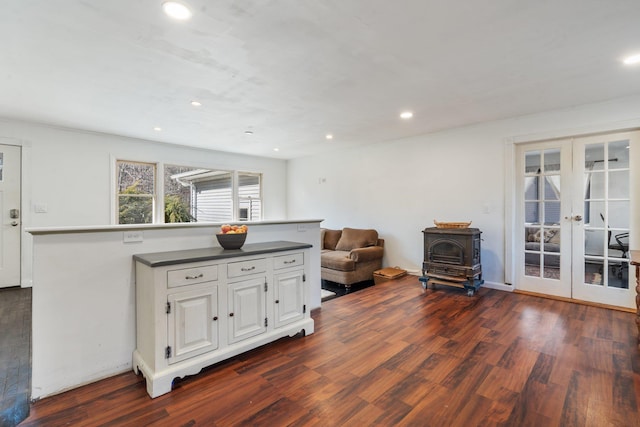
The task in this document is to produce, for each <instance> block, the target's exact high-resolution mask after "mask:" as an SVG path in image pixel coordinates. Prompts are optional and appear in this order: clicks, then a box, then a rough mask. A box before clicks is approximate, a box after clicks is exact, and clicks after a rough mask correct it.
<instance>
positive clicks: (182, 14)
mask: <svg viewBox="0 0 640 427" xmlns="http://www.w3.org/2000/svg"><path fill="white" fill-rule="evenodd" d="M162 10H164V13H166V14H167V15H168V16H170V17H171V18H173V19H179V20H181V21H184V20H186V19H189V18H191V11H190V10H189V8H187V6H185V5H183V4H182V3H178V2H177V1H166V2H164V3H162Z"/></svg>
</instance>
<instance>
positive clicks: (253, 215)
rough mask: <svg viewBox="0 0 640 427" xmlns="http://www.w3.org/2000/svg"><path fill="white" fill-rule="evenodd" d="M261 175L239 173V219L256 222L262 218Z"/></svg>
mask: <svg viewBox="0 0 640 427" xmlns="http://www.w3.org/2000/svg"><path fill="white" fill-rule="evenodd" d="M260 178H261V175H260V174H257V173H246V172H239V173H238V219H239V220H240V221H255V220H259V219H261V218H262V197H261V192H262V186H261V182H260Z"/></svg>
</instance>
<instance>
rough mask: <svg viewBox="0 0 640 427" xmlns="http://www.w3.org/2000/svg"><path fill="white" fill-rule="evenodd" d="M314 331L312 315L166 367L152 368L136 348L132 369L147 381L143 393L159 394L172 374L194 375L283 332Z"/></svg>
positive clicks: (169, 384) (168, 384)
mask: <svg viewBox="0 0 640 427" xmlns="http://www.w3.org/2000/svg"><path fill="white" fill-rule="evenodd" d="M313 332H314V324H313V320H312V319H305V320H302V321H299V322H296V323H295V324H291V325H289V326H287V327H284V328H281V329H278V330H276V331H273V332H270V333H267V334H263V335H259V336H257V337H254V338H248V339H246V340H244V341H242V342H240V343H237V344H234V345H231V346H229V347H226V348H224V349H221V350H219V351H214V352H211V353H207V354H203V355H201V356H196V357H194V358H191V359H189V360H186V361H183V362H181V363H179V364H176V365H170V366H169V367H167V368H166V369H163V370H160V371H155V372H154V370H153V369H151V367H150V366H149V365H147V363H145V361H144V359H143V358H142V355H141V354H140V353H139V352H138V350H136V351H134V353H133V370H134V372H135V373H136V375H137V374H140V373H142V376H143V377H144V378H145V380H146V382H147V393H148V394H149V396H151V397H152V398H155V397H158V396H162V395H163V394H166V393H169V392H170V391H171V388H172V385H173V380H174V379H176V378H184V377H186V376H187V375H196V374H197V373H199V372H200V371H201V370H202V369H204V368H206V367H207V366H211V365H214V364H216V363H218V362H222V361H224V360H227V359H229V358H231V357H234V356H237V355H238V354H242V353H244V352H246V351H249V350H252V349H254V348H256V347H260V346H262V345H265V344H268V343H270V342H273V341H275V340H278V339H280V338H284V337H286V336H289V337H294V336H296V335H298V334H300V333H302V334H303V335H305V336H306V335H311V334H313Z"/></svg>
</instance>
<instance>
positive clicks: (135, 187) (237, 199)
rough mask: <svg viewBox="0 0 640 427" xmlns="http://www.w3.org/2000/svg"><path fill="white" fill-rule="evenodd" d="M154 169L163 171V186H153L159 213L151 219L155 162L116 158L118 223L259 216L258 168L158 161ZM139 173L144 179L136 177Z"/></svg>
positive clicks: (259, 181)
mask: <svg viewBox="0 0 640 427" xmlns="http://www.w3.org/2000/svg"><path fill="white" fill-rule="evenodd" d="M145 168H146V169H145ZM158 169H160V172H159V174H158V175H160V176H162V177H163V182H162V183H163V185H162V186H161V188H162V189H163V190H159V191H158V193H159V194H158V196H157V197H158V200H163V201H164V209H163V210H164V215H162V212H158V214H159V215H157V216H158V218H156V221H154V220H153V219H154V217H155V216H154V214H153V212H154V211H155V208H154V206H155V195H154V188H155V186H154V185H153V182H155V165H154V164H152V163H140V162H131V161H124V160H119V161H117V170H118V186H117V188H118V194H117V198H118V212H119V213H120V214H119V224H143V223H150V222H165V223H175V222H198V221H206V222H232V221H257V220H260V219H262V175H261V174H259V173H250V172H233V171H224V170H214V169H204V168H197V167H192V166H180V165H158ZM149 171H152V173H151V174H150V173H149ZM121 175H122V176H123V177H124V178H121ZM141 175H144V177H145V179H146V180H142V178H140V177H139V176H141ZM143 182H144V184H143ZM123 212H124V213H123Z"/></svg>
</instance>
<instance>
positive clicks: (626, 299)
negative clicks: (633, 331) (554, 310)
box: [516, 133, 638, 308]
mask: <svg viewBox="0 0 640 427" xmlns="http://www.w3.org/2000/svg"><path fill="white" fill-rule="evenodd" d="M637 138H638V135H637V133H618V134H608V135H601V136H593V137H584V138H574V139H565V140H557V141H548V142H543V143H531V144H524V145H522V146H519V147H518V149H517V156H518V159H517V168H518V183H517V189H518V195H517V198H516V200H517V209H516V214H517V215H518V224H519V230H520V231H519V234H518V236H517V239H518V242H517V244H518V246H517V247H518V248H519V250H518V251H517V255H516V288H517V289H520V290H525V291H530V292H535V293H541V294H547V295H554V296H560V297H566V298H574V299H578V300H583V301H590V302H596V303H601V304H609V305H615V306H620V307H629V308H634V307H635V291H634V289H633V287H632V286H631V278H630V277H629V263H628V259H627V252H628V250H629V237H630V234H631V233H630V228H631V227H630V217H631V214H632V212H633V211H634V208H633V200H632V191H631V176H632V171H631V165H632V164H633V162H632V161H631V160H632V158H631V156H630V154H631V147H632V146H634V145H636V144H637V142H636V141H635V140H636V139H637Z"/></svg>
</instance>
